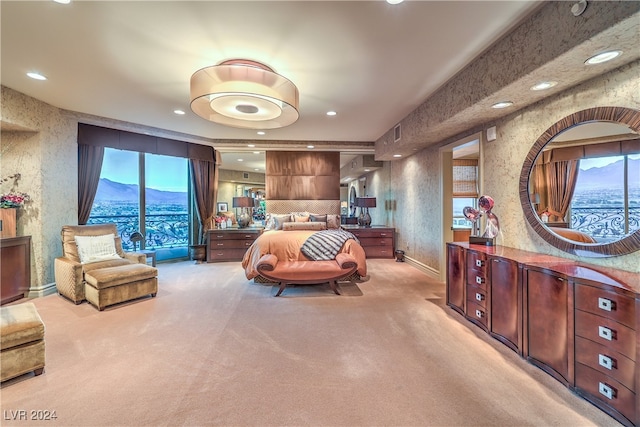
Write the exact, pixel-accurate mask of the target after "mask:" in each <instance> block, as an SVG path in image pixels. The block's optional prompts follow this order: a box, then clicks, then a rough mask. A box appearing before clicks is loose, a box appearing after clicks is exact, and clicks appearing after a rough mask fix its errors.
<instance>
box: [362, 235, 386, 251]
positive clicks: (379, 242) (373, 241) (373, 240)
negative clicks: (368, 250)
mask: <svg viewBox="0 0 640 427" xmlns="http://www.w3.org/2000/svg"><path fill="white" fill-rule="evenodd" d="M358 240H360V245H362V246H363V247H367V246H388V247H390V248H391V247H392V246H393V239H391V237H389V238H384V237H366V238H362V239H358Z"/></svg>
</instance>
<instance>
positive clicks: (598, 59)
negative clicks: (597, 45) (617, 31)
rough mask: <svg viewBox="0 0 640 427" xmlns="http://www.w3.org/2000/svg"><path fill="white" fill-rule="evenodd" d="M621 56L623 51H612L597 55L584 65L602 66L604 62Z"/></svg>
mask: <svg viewBox="0 0 640 427" xmlns="http://www.w3.org/2000/svg"><path fill="white" fill-rule="evenodd" d="M621 54H622V51H621V50H610V51H607V52H602V53H599V54H597V55H594V56H592V57H591V58H589V59H587V60H586V61H584V63H585V64H588V65H595V64H602V63H603V62H607V61H611V60H612V59H613V58H617V57H618V56H620V55H621Z"/></svg>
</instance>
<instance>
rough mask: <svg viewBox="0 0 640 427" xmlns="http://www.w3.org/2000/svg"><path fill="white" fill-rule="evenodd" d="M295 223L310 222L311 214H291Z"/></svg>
mask: <svg viewBox="0 0 640 427" xmlns="http://www.w3.org/2000/svg"><path fill="white" fill-rule="evenodd" d="M291 217H292V218H293V222H309V212H291Z"/></svg>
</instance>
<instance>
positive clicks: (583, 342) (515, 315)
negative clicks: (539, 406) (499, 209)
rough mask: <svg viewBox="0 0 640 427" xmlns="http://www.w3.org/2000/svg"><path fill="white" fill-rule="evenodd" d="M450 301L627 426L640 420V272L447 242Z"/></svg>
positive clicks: (516, 251)
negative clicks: (639, 365) (639, 363)
mask: <svg viewBox="0 0 640 427" xmlns="http://www.w3.org/2000/svg"><path fill="white" fill-rule="evenodd" d="M447 305H448V306H450V307H451V308H452V309H454V310H455V311H457V312H458V313H460V314H461V315H463V316H464V317H465V318H466V319H467V320H469V321H471V322H472V323H473V324H475V325H477V326H479V327H480V328H482V329H483V330H485V331H486V332H487V333H489V334H490V335H491V336H492V337H493V338H495V339H497V340H499V341H500V342H502V343H503V344H505V345H507V346H508V347H509V348H511V349H512V350H514V351H515V352H517V353H518V354H519V355H520V356H521V357H523V358H525V359H526V360H527V361H528V362H530V363H532V364H534V365H535V366H537V367H539V368H540V369H542V370H543V371H545V372H546V373H548V374H549V375H551V376H553V377H554V378H556V379H557V380H558V381H560V382H561V383H563V384H565V385H566V386H567V387H569V388H570V389H571V390H573V391H574V392H575V393H576V394H578V395H579V396H582V397H583V398H585V399H586V400H588V401H590V402H591V403H593V404H594V405H595V406H597V407H598V408H600V409H602V410H603V411H605V412H606V413H608V414H609V415H611V416H612V417H613V418H615V419H616V420H618V421H619V422H621V423H622V424H624V425H627V426H639V425H640V393H638V391H639V388H640V370H639V369H638V356H640V354H638V353H640V352H639V351H638V348H639V346H640V333H639V331H640V274H637V273H631V272H626V271H621V270H616V269H612V268H606V267H599V266H593V265H589V264H585V263H580V262H575V261H571V260H567V259H564V258H559V257H553V256H549V255H544V254H537V253H533V252H527V251H521V250H517V249H512V248H506V247H501V246H493V247H488V246H482V245H471V244H468V243H448V244H447Z"/></svg>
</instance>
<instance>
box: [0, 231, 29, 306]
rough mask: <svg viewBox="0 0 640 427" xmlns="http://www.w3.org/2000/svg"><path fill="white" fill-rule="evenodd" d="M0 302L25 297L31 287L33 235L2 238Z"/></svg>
mask: <svg viewBox="0 0 640 427" xmlns="http://www.w3.org/2000/svg"><path fill="white" fill-rule="evenodd" d="M0 246H1V247H0V259H1V260H2V268H0V276H1V279H0V295H1V296H2V298H1V301H0V304H7V303H10V302H12V301H16V300H19V299H20V298H24V297H25V294H26V293H27V292H28V291H29V288H30V287H31V236H20V237H9V238H4V239H0Z"/></svg>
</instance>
